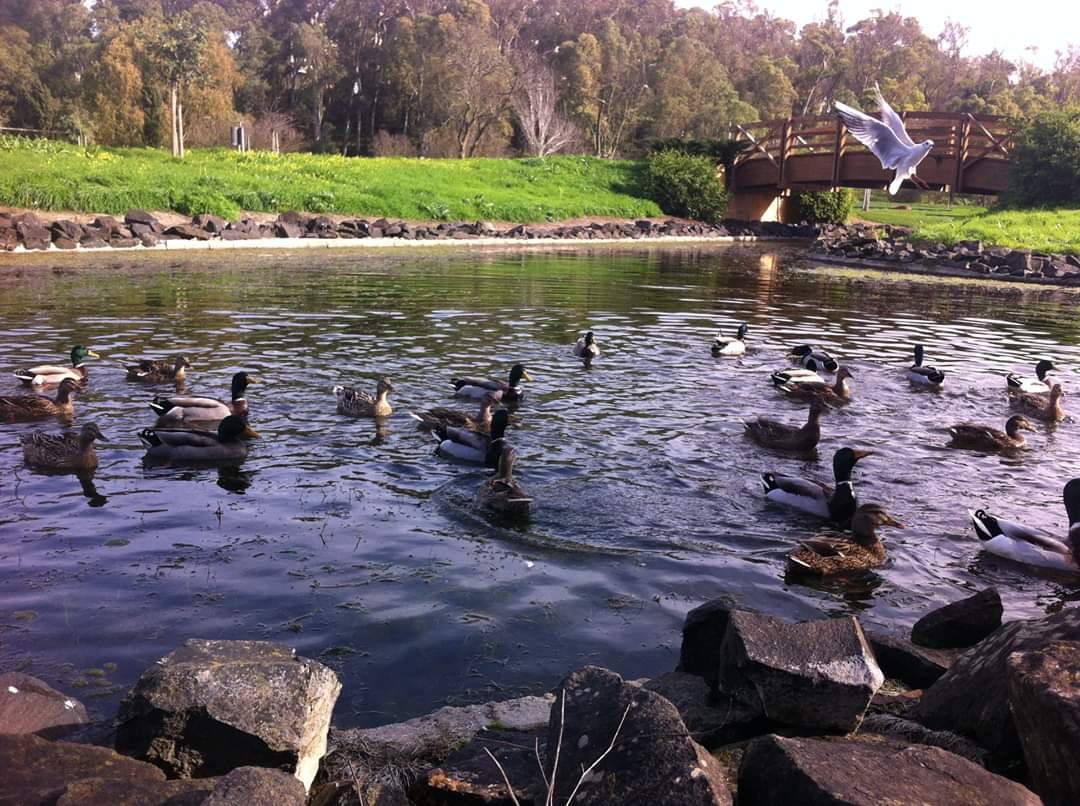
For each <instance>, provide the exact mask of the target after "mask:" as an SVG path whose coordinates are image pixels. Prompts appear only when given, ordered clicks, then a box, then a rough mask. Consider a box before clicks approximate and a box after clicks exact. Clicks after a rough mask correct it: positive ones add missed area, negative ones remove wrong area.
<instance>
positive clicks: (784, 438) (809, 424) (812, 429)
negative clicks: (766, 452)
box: [744, 397, 825, 453]
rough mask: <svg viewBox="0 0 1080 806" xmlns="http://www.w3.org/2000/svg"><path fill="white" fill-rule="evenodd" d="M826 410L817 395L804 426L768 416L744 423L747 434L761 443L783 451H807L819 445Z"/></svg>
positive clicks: (811, 404) (811, 403)
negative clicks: (782, 421) (789, 423)
mask: <svg viewBox="0 0 1080 806" xmlns="http://www.w3.org/2000/svg"><path fill="white" fill-rule="evenodd" d="M824 410H825V404H824V403H823V402H822V400H821V399H820V398H816V397H815V398H814V399H813V400H811V401H810V417H809V419H808V420H807V421H806V425H804V426H802V427H796V426H793V425H787V424H786V423H781V422H777V421H776V420H770V419H768V418H766V417H758V418H757V419H756V420H747V421H746V422H745V423H744V425H745V426H746V433H747V435H748V436H749V437H750V438H751V439H753V440H754V441H755V442H756V443H758V444H759V445H763V446H764V447H766V448H775V449H776V450H781V451H794V452H799V453H805V452H807V451H812V450H813V449H814V448H815V447H817V444H818V441H819V440H820V439H821V414H822V412H823V411H824Z"/></svg>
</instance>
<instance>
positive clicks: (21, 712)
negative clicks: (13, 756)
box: [0, 672, 89, 738]
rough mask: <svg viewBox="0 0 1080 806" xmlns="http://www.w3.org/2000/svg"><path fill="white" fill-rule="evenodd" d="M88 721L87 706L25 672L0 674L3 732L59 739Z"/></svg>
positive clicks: (1, 730)
mask: <svg viewBox="0 0 1080 806" xmlns="http://www.w3.org/2000/svg"><path fill="white" fill-rule="evenodd" d="M88 721H89V717H88V716H87V714H86V706H84V705H83V704H82V703H81V702H79V701H78V700H76V699H75V698H74V697H68V696H67V695H66V694H64V693H62V692H60V691H57V690H56V689H54V688H53V687H52V686H50V685H49V684H48V683H45V682H43V681H41V680H38V679H37V678H36V677H31V676H30V675H28V674H23V673H22V672H5V673H4V674H0V733H37V734H39V735H41V736H46V737H49V738H56V737H58V736H60V735H62V734H64V733H65V732H67V731H68V730H70V729H72V728H74V727H76V726H78V725H85V724H86V723H87V722H88Z"/></svg>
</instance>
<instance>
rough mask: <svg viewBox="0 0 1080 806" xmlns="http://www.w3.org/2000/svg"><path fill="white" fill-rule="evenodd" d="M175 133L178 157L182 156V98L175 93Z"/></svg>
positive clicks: (181, 157)
mask: <svg viewBox="0 0 1080 806" xmlns="http://www.w3.org/2000/svg"><path fill="white" fill-rule="evenodd" d="M176 134H177V140H178V142H179V143H180V154H179V157H180V159H183V158H184V99H183V98H181V97H180V94H179V93H177V95H176Z"/></svg>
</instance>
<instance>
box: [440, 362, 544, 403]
mask: <svg viewBox="0 0 1080 806" xmlns="http://www.w3.org/2000/svg"><path fill="white" fill-rule="evenodd" d="M531 380H532V376H531V375H529V373H528V372H526V371H525V367H524V366H523V365H521V364H514V366H513V367H511V368H510V375H509V376H508V377H507V379H506V380H505V381H494V380H489V379H487V378H454V379H453V380H452V381H451V383H452V384H454V394H455V395H456V396H457V397H472V398H476V399H477V400H479V399H480V398H482V397H483V396H484V395H488V394H490V395H491V396H492V397H494V398H495V399H496V400H497V401H499V402H500V403H512V402H514V401H518V400H521V399H522V398H523V397H524V396H525V390H524V389H522V388H521V382H522V381H531Z"/></svg>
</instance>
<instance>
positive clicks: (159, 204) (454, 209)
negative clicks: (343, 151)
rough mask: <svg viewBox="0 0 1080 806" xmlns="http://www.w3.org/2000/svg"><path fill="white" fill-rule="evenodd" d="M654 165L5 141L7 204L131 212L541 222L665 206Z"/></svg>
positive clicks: (1, 175) (2, 183)
mask: <svg viewBox="0 0 1080 806" xmlns="http://www.w3.org/2000/svg"><path fill="white" fill-rule="evenodd" d="M644 171H645V166H644V163H641V162H634V161H617V160H616V161H612V160H599V159H594V158H591V157H578V156H574V157H570V156H567V157H549V158H546V159H471V160H427V159H406V158H376V159H356V158H348V159H346V158H344V157H339V156H333V155H316V154H282V155H275V154H271V153H269V152H249V153H247V154H240V153H237V152H235V151H231V150H227V149H197V150H192V151H189V152H188V155H187V158H186V159H185V160H184V161H182V162H181V161H179V160H175V159H173V158H172V157H171V156H170V155H169V154H168V152H166V151H164V150H160V149H150V148H121V149H108V148H94V149H83V148H79V147H78V146H75V145H71V144H67V143H59V142H55V141H46V140H25V139H22V138H11V137H5V138H0V205H7V206H12V207H28V208H34V209H39V210H72V211H78V212H92V213H112V214H120V213H124V212H126V211H127V210H129V209H131V208H142V209H147V210H174V211H176V212H180V213H188V214H194V213H202V212H210V213H215V214H217V215H221V216H224V217H226V218H235V217H236V216H237V215H238V214H239V212H240V211H241V210H248V211H253V212H282V211H285V210H304V211H308V212H316V213H347V214H355V215H363V216H369V217H375V216H387V217H394V218H407V219H427V220H431V219H434V220H495V221H514V222H537V221H545V220H557V219H568V218H578V217H584V216H615V217H621V218H635V217H644V216H658V215H660V214H661V213H660V208H659V207H657V206H656V204H655V203H654V202H652V201H650V200H648V199H646V198H644V191H643V179H644Z"/></svg>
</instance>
